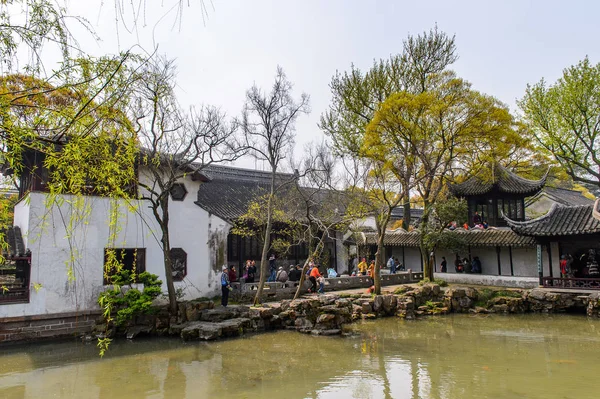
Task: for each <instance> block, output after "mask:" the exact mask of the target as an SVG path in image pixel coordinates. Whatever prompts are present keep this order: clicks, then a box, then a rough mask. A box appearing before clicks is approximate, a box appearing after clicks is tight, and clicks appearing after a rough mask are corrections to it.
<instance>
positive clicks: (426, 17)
mask: <svg viewBox="0 0 600 399" xmlns="http://www.w3.org/2000/svg"><path fill="white" fill-rule="evenodd" d="M200 1H201V0H185V1H184V2H185V3H188V2H189V4H190V5H189V6H187V5H185V6H184V7H183V9H182V10H181V11H182V14H181V17H182V18H181V21H180V24H179V23H176V24H175V25H174V22H175V19H176V17H177V15H176V14H175V13H174V12H171V13H169V12H168V11H169V7H170V6H169V4H173V3H176V1H173V0H162V1H159V0H146V2H147V3H148V4H147V10H146V11H145V18H142V17H140V18H139V20H138V21H139V27H138V30H137V34H130V33H128V32H127V30H126V29H125V28H124V27H123V26H119V28H118V29H117V24H116V23H115V10H114V6H113V4H112V3H113V1H104V6H103V7H101V6H100V4H101V0H85V1H82V0H77V1H74V0H71V1H70V3H69V4H70V10H71V12H72V13H73V14H79V15H83V16H85V17H87V18H88V19H89V20H90V22H91V23H92V24H93V25H94V28H95V29H96V32H97V34H98V35H99V36H100V37H101V38H102V41H101V42H100V43H95V42H94V41H92V40H89V38H85V37H84V38H83V39H82V40H81V44H82V46H84V48H85V50H86V51H88V52H90V53H92V54H96V55H100V54H103V53H115V52H117V51H119V50H125V49H128V48H129V47H130V46H132V45H134V44H136V43H139V44H140V45H141V46H142V47H143V48H144V49H146V50H148V51H151V50H152V48H153V47H154V45H157V46H158V51H159V52H160V53H163V54H166V55H167V56H168V57H170V58H175V59H176V60H177V65H178V71H179V73H178V84H179V86H180V92H179V100H180V102H181V103H182V104H184V105H186V106H187V105H192V104H197V105H199V104H203V103H205V104H213V105H218V106H220V107H222V109H223V110H224V111H226V112H227V113H228V114H229V115H230V116H235V115H237V114H239V112H240V110H241V108H242V104H243V101H244V93H245V91H246V90H247V89H248V88H249V87H250V86H251V85H252V84H253V83H254V82H256V83H257V84H258V85H259V86H262V87H265V88H268V87H269V86H270V85H271V83H272V81H273V78H274V74H275V69H276V66H277V65H281V66H282V67H283V68H284V70H285V71H286V73H287V75H288V78H289V79H290V80H291V81H292V82H294V85H295V86H294V90H295V94H296V96H298V95H299V94H300V93H301V92H306V93H308V94H309V95H310V96H311V107H312V113H311V114H310V115H308V116H301V117H300V119H299V120H298V123H297V138H296V142H297V144H296V151H295V153H296V154H299V153H300V152H301V151H303V148H304V146H305V145H306V143H308V142H310V141H314V140H321V139H322V137H323V133H322V132H321V131H320V130H319V128H318V127H317V122H318V120H319V116H320V115H321V113H322V112H323V111H324V110H325V109H326V108H327V106H328V104H329V101H330V93H329V87H328V84H329V82H330V80H331V77H332V75H333V74H334V73H335V71H336V70H340V71H344V70H348V69H349V67H350V65H351V64H352V63H354V64H355V65H356V66H358V67H360V68H368V67H369V66H370V65H371V63H372V62H373V59H379V58H387V57H389V55H390V54H396V53H399V52H400V51H401V49H402V41H403V40H404V39H405V38H406V37H407V35H408V34H418V33H421V32H423V31H425V30H429V29H431V28H432V27H433V26H434V25H435V24H437V25H438V28H439V29H440V30H442V31H445V32H446V33H448V34H451V35H456V43H457V47H458V55H459V57H460V58H459V60H458V62H457V63H456V64H455V65H454V69H455V70H456V71H457V72H458V74H459V76H461V77H462V78H465V79H467V80H469V81H470V82H472V83H473V86H474V88H475V89H477V90H480V91H482V92H485V93H487V94H490V95H493V96H495V97H497V98H498V99H500V100H501V101H503V102H504V103H506V104H508V105H509V106H510V107H511V109H513V110H516V106H515V100H516V99H518V98H520V97H522V96H523V93H524V90H525V86H526V84H527V83H534V82H537V81H538V80H540V79H541V78H542V77H544V78H546V79H547V80H548V81H550V82H552V81H554V80H556V79H557V78H558V77H559V76H560V74H561V71H562V69H563V68H565V67H567V66H569V65H572V64H574V63H577V62H578V61H579V60H581V59H583V58H584V57H585V56H586V55H589V57H590V59H591V61H592V62H594V63H597V62H599V61H600V47H599V45H598V38H599V37H600V24H599V23H598V15H600V2H597V1H592V0H589V1H573V0H571V1H569V2H565V1H561V2H559V1H541V0H540V1H527V0H511V1H509V0H503V1H493V2H492V1H481V0H478V1H458V0H457V1H447V0H440V1H434V0H430V1H427V2H425V1H422V2H419V1H400V0H396V1H393V0H389V1H387V0H386V1H383V0H382V1H367V0H363V1H358V0H356V1H355V0H327V1H326V0H320V1H319V0H303V1H285V0H212V2H211V1H210V0H204V2H205V6H206V8H207V12H208V16H207V17H204V18H203V16H202V14H203V13H202V8H201V4H200ZM123 2H124V3H126V4H129V3H130V1H129V0H124V1H123ZM135 2H137V1H135ZM151 3H152V4H154V5H152V4H151ZM161 4H162V5H161ZM161 17H163V18H162V20H160V22H158V21H159V19H160V18H161ZM125 20H127V21H131V17H130V16H126V17H125ZM144 22H145V23H146V26H145V27H143V26H142V25H143V23H144ZM117 32H118V35H117ZM238 165H240V166H245V167H254V161H251V160H244V161H242V162H240V163H238ZM258 167H260V165H258Z"/></svg>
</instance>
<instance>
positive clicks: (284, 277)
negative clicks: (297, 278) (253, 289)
mask: <svg viewBox="0 0 600 399" xmlns="http://www.w3.org/2000/svg"><path fill="white" fill-rule="evenodd" d="M288 279H289V278H288V274H287V272H286V271H285V270H283V266H279V270H278V271H277V275H276V276H275V281H277V282H279V283H287V281H288Z"/></svg>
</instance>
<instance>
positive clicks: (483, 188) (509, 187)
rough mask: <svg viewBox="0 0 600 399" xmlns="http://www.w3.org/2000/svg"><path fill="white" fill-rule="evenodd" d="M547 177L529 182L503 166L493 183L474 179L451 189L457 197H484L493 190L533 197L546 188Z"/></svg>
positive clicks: (454, 185) (451, 186) (495, 174)
mask: <svg viewBox="0 0 600 399" xmlns="http://www.w3.org/2000/svg"><path fill="white" fill-rule="evenodd" d="M546 177H547V174H546V175H545V176H544V177H543V178H541V179H540V180H528V179H524V178H522V177H521V176H518V175H516V174H515V173H513V172H511V171H509V170H508V169H506V168H505V167H503V166H500V165H497V166H496V167H495V168H494V178H493V180H492V181H487V182H486V181H483V180H482V179H480V178H478V177H472V178H470V179H469V180H467V181H465V182H463V183H459V184H451V185H449V189H450V191H451V192H452V193H453V194H454V195H455V196H457V197H468V196H471V195H483V194H487V193H489V192H491V191H493V190H497V192H500V193H507V194H521V195H524V196H531V195H535V194H536V193H538V192H539V191H540V190H541V189H542V188H543V187H544V184H546Z"/></svg>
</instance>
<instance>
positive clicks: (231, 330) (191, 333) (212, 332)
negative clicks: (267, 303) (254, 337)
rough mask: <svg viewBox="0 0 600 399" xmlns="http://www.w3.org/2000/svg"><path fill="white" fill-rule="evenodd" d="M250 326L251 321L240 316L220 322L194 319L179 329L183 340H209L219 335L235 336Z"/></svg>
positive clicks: (219, 336)
mask: <svg viewBox="0 0 600 399" xmlns="http://www.w3.org/2000/svg"><path fill="white" fill-rule="evenodd" d="M251 328H252V321H251V320H250V319H248V318H242V317H240V318H234V319H229V320H224V321H220V322H210V321H195V322H189V323H187V324H186V326H185V327H184V328H182V329H181V338H183V340H184V341H191V340H204V341H211V340H215V339H218V338H221V337H237V336H240V335H242V334H244V332H245V331H248V330H250V329H251Z"/></svg>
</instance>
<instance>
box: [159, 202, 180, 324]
mask: <svg viewBox="0 0 600 399" xmlns="http://www.w3.org/2000/svg"><path fill="white" fill-rule="evenodd" d="M160 208H161V211H162V218H161V219H160V228H161V232H162V237H161V240H160V241H161V244H162V250H163V260H164V265H165V279H166V280H167V281H166V283H167V293H168V294H169V310H170V312H171V315H173V316H174V315H176V314H177V295H175V284H174V283H173V265H172V261H171V242H170V240H169V197H167V198H166V199H165V200H162V201H161V202H160Z"/></svg>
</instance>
